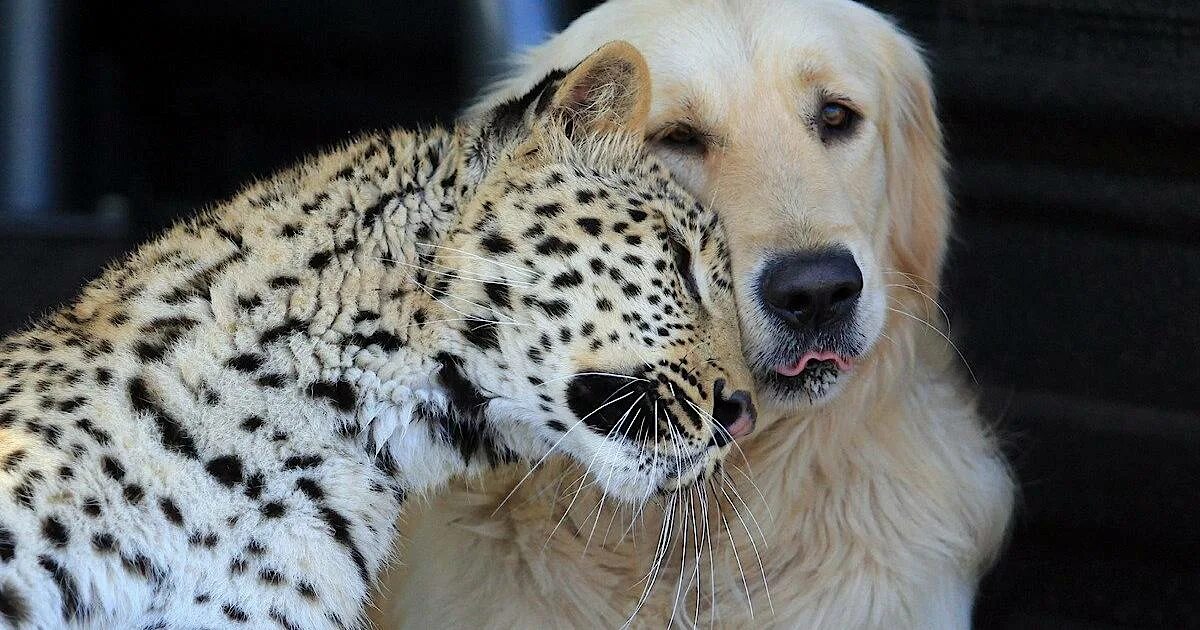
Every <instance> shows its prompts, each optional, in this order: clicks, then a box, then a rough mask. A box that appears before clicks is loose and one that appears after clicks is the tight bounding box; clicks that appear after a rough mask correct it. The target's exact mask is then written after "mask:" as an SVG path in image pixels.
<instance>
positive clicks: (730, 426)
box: [713, 378, 758, 446]
mask: <svg viewBox="0 0 1200 630" xmlns="http://www.w3.org/2000/svg"><path fill="white" fill-rule="evenodd" d="M757 417H758V415H757V413H756V412H755V410H754V403H753V402H751V400H750V393H749V392H747V391H745V390H741V389H739V390H737V391H735V392H733V393H732V394H729V395H728V396H726V395H725V379H723V378H719V379H717V382H716V383H714V384H713V418H714V419H716V421H717V422H718V423H720V425H721V428H720V429H717V430H715V431H713V441H714V442H715V443H716V444H717V446H725V445H726V444H728V443H729V441H730V440H736V439H738V438H740V437H745V436H747V435H750V433H751V432H753V431H754V421H755V419H756V418H757Z"/></svg>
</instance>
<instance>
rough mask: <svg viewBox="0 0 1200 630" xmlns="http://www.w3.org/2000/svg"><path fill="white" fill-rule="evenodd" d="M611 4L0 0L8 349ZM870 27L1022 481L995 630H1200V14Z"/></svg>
mask: <svg viewBox="0 0 1200 630" xmlns="http://www.w3.org/2000/svg"><path fill="white" fill-rule="evenodd" d="M593 4H594V3H593V2H588V1H583V0H580V1H566V2H536V1H533V0H523V1H522V0H504V1H489V0H474V1H467V0H458V1H454V0H410V1H383V0H377V1H370V0H342V1H339V2H333V1H321V2H287V3H283V2H274V3H267V2H262V1H259V0H243V1H230V0H155V1H143V0H125V1H123V2H120V3H107V2H83V1H78V2H74V1H60V2H54V1H51V0H0V51H2V52H0V62H2V63H3V67H2V68H0V125H2V126H0V151H2V152H0V176H2V179H0V333H3V332H7V331H9V330H12V329H13V328H15V327H18V326H20V325H22V324H23V323H24V322H26V321H28V320H29V318H30V317H31V316H33V315H36V314H38V313H41V312H45V310H46V309H47V308H49V307H51V306H52V305H55V304H58V303H60V302H62V301H63V300H65V299H67V298H69V297H71V296H73V295H74V294H75V292H76V291H77V289H78V287H79V286H80V284H81V283H82V282H83V281H85V280H86V279H88V278H91V277H93V276H95V275H96V274H97V273H98V271H99V269H100V266H101V265H102V264H103V263H104V262H105V261H108V260H110V259H112V258H113V257H115V256H116V255H118V254H119V253H120V252H123V251H125V250H127V249H129V248H130V247H132V246H133V245H134V244H135V243H136V242H137V241H139V240H141V239H143V238H144V237H146V236H147V235H148V234H149V233H150V232H151V231H153V230H157V229H159V228H161V227H163V226H165V225H167V224H168V223H170V222H171V221H172V220H174V219H175V218H176V217H178V216H180V215H181V214H183V213H186V212H191V211H193V210H195V209H197V208H199V207H201V206H203V205H205V204H207V203H210V202H212V201H215V200H219V199H221V198H224V197H227V196H229V195H230V194H232V193H234V192H235V191H236V190H237V189H238V187H239V186H240V185H241V184H243V183H245V182H246V181H247V180H249V179H250V178H252V177H255V176H262V175H266V174H269V173H270V172H272V171H274V170H275V169H277V168H280V167H283V166H286V165H288V164H289V163H291V162H293V161H294V160H295V159H296V158H298V157H299V156H302V155H304V154H306V153H310V152H313V151H314V150H317V149H320V148H322V147H326V146H329V145H332V144H335V143H337V142H339V141H341V140H344V139H346V138H348V137H349V136H351V135H353V134H355V133H357V132H359V131H362V130H367V129H372V128H383V127H390V126H394V125H408V126H411V125H416V124H420V123H430V122H434V121H443V122H445V121H449V120H450V119H452V118H453V116H454V115H455V114H456V113H457V111H458V108H459V107H460V106H461V105H462V104H463V103H464V102H465V100H466V99H467V98H468V97H469V96H470V95H471V94H473V93H474V92H475V91H476V90H477V89H478V88H479V87H480V86H481V85H482V84H483V83H484V82H485V81H486V79H487V78H488V77H492V76H495V74H496V73H497V72H498V71H500V70H501V69H502V66H501V65H500V63H499V60H501V59H503V58H504V54H505V52H506V51H509V50H511V49H512V48H513V47H515V46H521V45H528V44H533V43H537V42H538V41H540V40H541V39H542V38H543V37H544V36H545V34H546V33H547V32H548V31H550V30H554V29H557V28H559V27H560V26H561V25H563V24H565V23H566V22H568V21H569V20H571V19H572V18H574V17H575V16H577V15H579V14H580V13H582V12H583V11H585V10H586V9H587V8H589V7H590V6H592V5H593ZM868 4H870V5H872V6H874V7H876V8H878V9H880V10H882V11H884V12H887V13H890V14H892V15H894V16H896V17H897V18H898V19H899V21H900V24H901V25H902V26H903V27H904V28H905V29H907V30H908V31H910V32H911V33H913V34H914V35H916V36H917V38H918V39H920V40H921V41H922V42H924V43H925V44H926V46H927V47H928V50H929V53H930V60H931V63H932V65H933V69H934V75H935V77H936V80H937V87H938V93H939V98H940V102H941V108H942V113H943V119H944V121H945V124H946V129H947V137H948V142H949V149H950V155H951V162H952V164H953V167H954V178H953V181H954V191H955V194H956V198H957V206H958V212H959V214H958V222H957V237H958V238H957V241H956V242H955V245H954V249H953V254H952V261H951V264H950V266H949V270H950V271H949V275H948V277H947V284H946V290H945V296H944V298H945V300H944V302H945V303H946V304H947V305H948V306H949V307H950V311H951V320H952V323H953V328H954V331H955V333H956V335H957V339H958V340H959V346H960V347H961V348H962V350H963V352H964V353H965V355H966V359H967V360H968V361H969V363H970V365H971V367H972V368H973V371H974V373H975V375H976V377H977V378H978V380H979V383H980V386H981V390H982V401H983V404H984V406H985V407H986V408H987V409H988V410H989V412H990V413H991V414H992V415H993V416H994V417H996V418H998V419H1000V421H1001V426H1002V427H1003V432H1004V434H1005V436H1006V442H1007V450H1008V452H1009V455H1010V457H1011V458H1012V461H1013V462H1014V465H1015V466H1016V469H1017V471H1018V473H1019V475H1020V477H1021V482H1022V487H1023V497H1022V500H1021V506H1020V512H1019V516H1018V518H1017V523H1016V527H1015V529H1014V532H1013V536H1012V541H1011V544H1010V545H1009V547H1008V548H1007V550H1006V553H1005V555H1004V557H1003V558H1002V560H1001V561H1000V563H999V565H998V566H997V568H996V569H995V570H994V571H993V573H992V575H991V576H989V578H988V580H987V581H986V583H985V584H984V589H983V593H982V595H981V599H980V602H979V607H978V612H977V621H978V627H980V628H996V629H1016V628H1067V629H1070V628H1100V629H1116V628H1184V627H1200V3H1196V2H1184V1H1182V0H1176V1H1173V2H1172V1H1167V0H1164V1H1149V0H980V1H973V0H939V1H929V0H879V1H876V2H868Z"/></svg>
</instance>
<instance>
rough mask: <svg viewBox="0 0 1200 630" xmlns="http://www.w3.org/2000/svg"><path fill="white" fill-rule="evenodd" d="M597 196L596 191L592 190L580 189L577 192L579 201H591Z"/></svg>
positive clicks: (576, 197) (576, 195)
mask: <svg viewBox="0 0 1200 630" xmlns="http://www.w3.org/2000/svg"><path fill="white" fill-rule="evenodd" d="M595 198H596V193H594V192H592V191H590V190H580V191H578V192H576V193H575V200H576V201H578V202H579V203H591V202H592V200H593V199H595Z"/></svg>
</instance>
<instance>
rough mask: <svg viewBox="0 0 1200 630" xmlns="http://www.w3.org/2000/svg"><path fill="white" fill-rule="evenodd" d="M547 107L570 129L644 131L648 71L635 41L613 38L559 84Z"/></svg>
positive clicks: (637, 132) (592, 132) (647, 102)
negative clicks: (635, 45)
mask: <svg viewBox="0 0 1200 630" xmlns="http://www.w3.org/2000/svg"><path fill="white" fill-rule="evenodd" d="M549 107H550V113H551V114H553V115H555V116H556V117H557V118H559V119H561V120H563V121H564V122H565V123H566V124H567V125H569V127H570V131H571V132H578V131H583V132H586V133H590V134H605V133H611V132H614V131H617V130H625V131H630V132H632V133H634V134H635V135H638V136H640V135H643V134H644V132H645V128H646V118H647V116H648V115H649V113H650V69H649V68H648V67H647V66H646V60H645V58H644V57H642V53H640V52H638V50H637V48H634V47H633V45H632V44H629V43H628V42H623V41H614V42H609V43H607V44H605V45H604V46H601V47H600V48H599V49H598V50H596V52H594V53H592V54H591V55H588V57H587V58H586V59H584V60H583V61H582V62H580V63H579V65H577V66H575V68H574V69H573V70H571V71H570V72H568V73H567V75H566V76H565V77H563V78H562V79H561V80H560V81H559V82H558V85H557V86H556V87H555V88H554V92H553V96H551V99H550V103H549Z"/></svg>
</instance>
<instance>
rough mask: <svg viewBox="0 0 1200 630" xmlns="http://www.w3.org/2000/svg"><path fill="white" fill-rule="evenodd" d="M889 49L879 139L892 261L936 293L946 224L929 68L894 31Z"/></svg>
mask: <svg viewBox="0 0 1200 630" xmlns="http://www.w3.org/2000/svg"><path fill="white" fill-rule="evenodd" d="M888 52H889V54H888V55H887V57H888V59H887V61H886V62H885V72H886V73H887V74H889V75H890V76H886V77H885V82H886V83H887V84H889V86H890V88H891V89H892V90H894V93H893V94H891V98H887V99H886V100H885V102H886V103H888V104H889V106H890V107H891V108H892V110H891V111H890V112H888V116H887V124H888V130H887V133H886V134H885V135H884V144H885V153H886V157H887V164H888V174H887V178H888V181H887V195H888V205H889V206H890V213H891V218H892V226H891V239H890V240H891V243H890V247H891V250H892V264H893V265H895V267H896V269H897V270H898V271H902V272H904V273H907V274H909V276H910V281H911V282H913V283H915V284H916V285H917V286H918V287H920V288H921V290H922V291H924V292H925V293H927V294H928V295H931V296H936V295H937V291H938V288H939V275H940V274H941V271H942V262H943V259H944V258H945V255H946V241H947V238H948V237H949V230H950V200H949V195H948V192H947V188H946V160H945V154H944V151H943V147H942V129H941V126H940V125H939V124H938V120H937V114H936V112H935V107H934V96H933V87H932V85H931V82H930V78H929V69H928V67H927V66H926V65H925V61H924V60H923V59H922V58H921V54H920V52H919V51H918V49H917V47H916V45H915V44H914V43H913V42H912V41H911V40H909V39H908V38H907V37H905V36H904V35H901V34H898V33H897V34H895V40H894V45H893V46H892V50H890V51H888Z"/></svg>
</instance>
